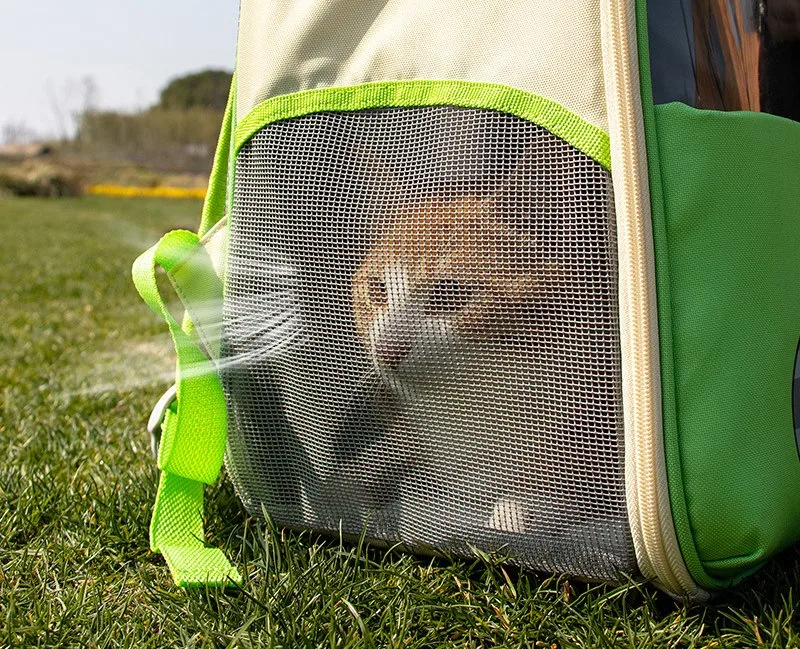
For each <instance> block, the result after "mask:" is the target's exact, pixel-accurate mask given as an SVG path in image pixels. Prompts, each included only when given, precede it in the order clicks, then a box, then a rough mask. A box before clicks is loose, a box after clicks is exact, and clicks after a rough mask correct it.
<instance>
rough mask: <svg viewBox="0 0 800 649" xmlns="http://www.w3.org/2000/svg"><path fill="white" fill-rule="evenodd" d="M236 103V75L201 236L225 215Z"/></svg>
mask: <svg viewBox="0 0 800 649" xmlns="http://www.w3.org/2000/svg"><path fill="white" fill-rule="evenodd" d="M235 104H236V75H234V77H233V79H232V80H231V89H230V92H229V93H228V103H227V105H226V106H225V115H224V116H223V118H222V128H221V130H220V132H219V139H218V140H217V148H216V150H215V153H214V163H213V165H212V166H211V175H210V177H209V179H208V191H207V192H206V198H205V201H204V202H203V214H202V216H201V217H200V229H199V231H198V232H199V234H200V236H201V237H202V236H203V235H204V234H205V233H206V232H208V231H209V230H210V229H211V228H212V227H214V224H215V223H216V222H217V221H219V220H220V219H221V218H222V217H223V216H225V212H226V207H227V194H228V187H227V183H228V166H229V163H230V159H231V132H232V130H233V120H234V115H233V107H234V105H235Z"/></svg>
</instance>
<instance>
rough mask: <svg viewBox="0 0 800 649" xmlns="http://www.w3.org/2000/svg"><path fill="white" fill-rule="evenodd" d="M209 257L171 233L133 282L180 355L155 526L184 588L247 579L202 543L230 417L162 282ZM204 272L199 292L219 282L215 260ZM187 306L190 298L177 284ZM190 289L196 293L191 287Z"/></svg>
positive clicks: (143, 261)
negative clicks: (206, 505)
mask: <svg viewBox="0 0 800 649" xmlns="http://www.w3.org/2000/svg"><path fill="white" fill-rule="evenodd" d="M203 255H205V258H207V257H208V253H207V252H205V249H204V248H203V247H202V245H201V243H200V240H199V238H198V236H197V235H196V234H194V233H192V232H188V231H186V230H174V231H172V232H169V233H167V234H166V235H164V237H162V239H161V240H160V241H159V242H158V243H157V244H156V245H155V246H153V247H152V248H150V249H149V250H147V251H146V252H145V253H143V254H142V255H141V256H140V257H139V258H138V259H137V260H136V262H135V263H134V265H133V282H134V284H135V285H136V289H137V291H138V292H139V295H141V297H142V299H143V300H144V301H145V302H146V303H147V305H148V306H149V307H150V308H151V309H152V310H153V311H154V312H155V313H156V314H158V315H159V316H161V317H162V318H163V319H164V321H165V322H166V323H167V326H168V328H169V331H170V334H171V336H172V340H173V342H174V343H175V351H176V354H177V370H176V384H175V388H176V398H175V401H174V403H173V404H172V405H171V406H170V407H169V408H167V409H165V412H164V419H163V422H162V423H161V430H162V434H161V444H160V447H159V450H158V468H159V469H161V479H160V481H159V486H158V494H157V495H156V502H155V505H154V508H153V518H152V520H151V523H150V547H151V549H152V550H153V551H154V552H161V553H162V554H163V555H164V558H165V559H166V561H167V565H168V566H169V569H170V572H171V573H172V577H173V579H174V580H175V583H176V584H178V585H179V586H183V587H193V586H203V585H229V584H240V583H241V576H240V575H239V573H238V571H237V570H236V569H235V568H233V567H232V566H231V564H230V563H229V562H228V560H227V558H226V557H225V555H224V554H223V553H222V551H221V550H219V549H217V548H207V547H205V545H204V543H203V538H204V536H205V534H204V530H203V485H204V484H213V483H214V482H216V480H217V478H218V477H219V472H220V469H221V467H222V459H223V456H224V453H225V440H226V434H227V415H226V409H225V397H224V394H223V392H222V384H221V383H220V380H219V376H218V375H217V372H216V369H215V367H214V365H213V363H212V362H211V361H210V360H209V359H208V357H207V356H206V355H205V354H204V353H203V351H202V350H201V349H200V347H199V346H198V345H197V344H196V343H195V342H194V341H193V340H192V339H191V338H190V336H189V335H188V334H187V333H186V332H185V331H184V330H183V329H182V328H181V326H180V325H179V324H178V322H177V320H175V318H174V317H173V315H172V314H171V313H170V312H169V310H168V309H167V306H166V304H165V303H164V299H163V297H162V296H161V294H160V292H159V290H158V286H157V282H156V270H157V268H159V267H160V268H163V269H164V271H165V272H166V273H167V275H168V276H170V279H171V280H173V282H175V279H176V277H179V275H180V274H179V273H177V272H176V271H178V270H179V269H180V266H181V264H182V263H183V262H184V261H185V260H187V259H189V257H190V256H192V258H193V259H194V260H196V259H197V258H198V256H199V257H200V258H201V259H202V258H203ZM207 261H208V263H207V265H205V266H204V267H205V268H207V269H208V273H210V274H209V276H208V277H203V278H202V279H203V281H201V282H196V280H197V277H196V275H195V277H194V280H195V281H194V282H193V283H195V285H202V286H203V287H204V292H205V293H207V292H208V287H209V286H214V284H213V283H214V281H216V282H217V283H219V284H220V286H219V293H220V298H221V290H222V289H221V283H220V282H219V278H217V277H216V275H215V274H214V272H213V267H212V265H211V260H210V259H208V260H207ZM176 288H177V289H178V293H179V294H180V295H181V298H182V299H183V300H184V301H187V300H190V299H191V296H190V295H189V294H187V293H186V292H185V291H182V290H180V289H181V287H180V286H177V285H176ZM186 288H190V287H186Z"/></svg>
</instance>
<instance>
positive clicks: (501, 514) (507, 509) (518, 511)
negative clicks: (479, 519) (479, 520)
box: [486, 498, 526, 534]
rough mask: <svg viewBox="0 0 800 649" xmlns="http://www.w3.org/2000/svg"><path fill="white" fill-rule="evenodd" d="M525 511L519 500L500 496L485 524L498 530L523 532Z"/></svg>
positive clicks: (524, 529) (515, 532) (524, 528)
mask: <svg viewBox="0 0 800 649" xmlns="http://www.w3.org/2000/svg"><path fill="white" fill-rule="evenodd" d="M525 513H526V512H525V507H524V506H523V505H522V504H521V503H520V502H519V501H517V500H512V499H511V498H501V499H500V500H498V501H497V502H496V503H495V505H494V509H493V510H492V515H491V516H490V517H489V521H488V522H487V523H486V526H487V527H488V528H489V529H492V530H497V531H498V532H510V533H514V534H524V533H525V531H526V527H525Z"/></svg>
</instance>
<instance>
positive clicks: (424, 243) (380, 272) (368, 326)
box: [353, 195, 548, 381]
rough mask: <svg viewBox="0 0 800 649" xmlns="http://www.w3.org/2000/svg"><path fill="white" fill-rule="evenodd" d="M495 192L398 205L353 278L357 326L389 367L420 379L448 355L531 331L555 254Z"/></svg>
mask: <svg viewBox="0 0 800 649" xmlns="http://www.w3.org/2000/svg"><path fill="white" fill-rule="evenodd" d="M500 212H501V207H500V204H499V203H498V202H497V201H495V200H494V199H493V198H492V197H478V196H474V195H465V196H461V197H457V198H448V199H444V198H435V199H428V200H426V201H423V202H420V203H418V204H416V205H414V204H412V205H408V206H404V207H403V208H401V209H399V210H397V212H396V213H395V214H394V215H393V216H391V217H390V218H388V219H387V226H386V227H385V228H384V230H383V232H382V233H381V234H380V235H379V236H378V237H377V238H376V240H375V242H374V243H373V245H372V246H371V248H370V250H369V252H368V254H367V256H366V257H365V259H364V261H363V262H362V263H361V265H360V266H359V268H358V270H357V271H356V274H355V276H354V279H353V311H354V314H355V323H356V330H357V332H358V335H359V337H360V338H361V340H362V342H363V344H364V345H365V347H366V348H367V350H368V352H369V354H370V356H371V358H372V360H373V363H374V364H375V365H376V367H377V369H378V370H379V371H380V372H381V373H382V374H383V375H384V376H391V377H395V378H397V377H400V378H402V379H404V380H409V381H413V380H414V379H415V378H420V379H421V378H422V377H423V376H424V375H426V374H429V373H430V372H431V371H435V370H436V368H437V367H441V366H442V361H443V360H444V359H447V358H449V359H451V360H450V362H452V359H454V358H459V359H460V358H461V355H469V354H476V353H479V352H480V350H481V349H485V348H486V347H487V346H490V345H491V344H492V342H493V341H494V342H496V341H498V340H501V339H508V338H513V337H519V338H522V337H525V336H526V335H530V328H531V322H532V311H533V309H534V307H535V305H536V304H537V302H538V301H539V299H540V297H541V295H542V293H543V285H544V284H545V280H546V277H547V272H546V271H547V270H548V269H547V268H546V264H545V263H544V262H543V261H542V260H541V259H537V255H536V250H535V245H534V240H533V237H531V235H529V234H527V233H526V232H525V230H524V229H523V228H521V227H519V226H515V225H514V224H513V223H511V222H510V221H509V220H508V219H506V218H504V216H503V215H502V214H501V213H500Z"/></svg>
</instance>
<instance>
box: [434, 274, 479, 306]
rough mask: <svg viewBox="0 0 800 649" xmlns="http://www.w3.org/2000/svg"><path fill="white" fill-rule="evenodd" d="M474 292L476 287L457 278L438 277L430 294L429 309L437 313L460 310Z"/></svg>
mask: <svg viewBox="0 0 800 649" xmlns="http://www.w3.org/2000/svg"><path fill="white" fill-rule="evenodd" d="M474 292H475V289H474V287H472V286H470V285H469V284H465V283H464V282H461V281H459V280H457V279H438V280H436V282H435V283H434V285H433V287H432V288H431V290H430V293H429V294H428V310H429V311H431V312H435V313H447V312H452V311H458V310H459V309H461V308H462V307H464V306H465V305H466V304H467V302H469V300H470V298H471V297H472V294H473V293H474Z"/></svg>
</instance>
